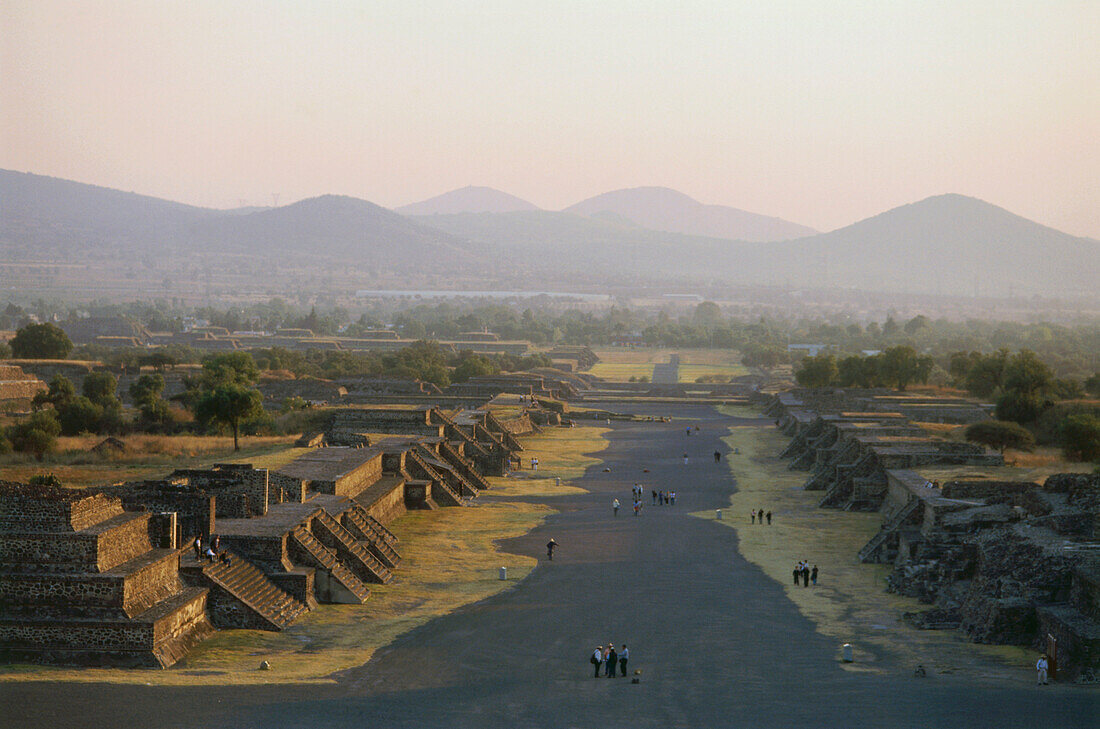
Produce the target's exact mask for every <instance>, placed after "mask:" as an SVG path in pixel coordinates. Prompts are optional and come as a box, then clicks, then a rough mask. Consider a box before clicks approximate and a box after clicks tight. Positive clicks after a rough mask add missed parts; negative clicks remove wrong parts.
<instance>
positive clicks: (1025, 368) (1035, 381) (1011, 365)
mask: <svg viewBox="0 0 1100 729" xmlns="http://www.w3.org/2000/svg"><path fill="white" fill-rule="evenodd" d="M1053 380H1054V373H1053V372H1051V370H1050V367H1048V366H1047V365H1046V363H1045V362H1043V361H1042V360H1041V359H1039V355H1037V354H1035V353H1034V352H1032V351H1031V350H1030V349H1021V350H1020V351H1019V352H1017V353H1016V354H1015V355H1013V356H1012V358H1011V359H1009V360H1008V364H1006V365H1005V370H1004V389H1005V390H1012V391H1013V392H1018V393H1020V394H1021V395H1040V394H1042V393H1043V392H1044V391H1046V389H1047V388H1049V387H1050V385H1051V382H1052V381H1053Z"/></svg>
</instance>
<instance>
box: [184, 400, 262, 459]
mask: <svg viewBox="0 0 1100 729" xmlns="http://www.w3.org/2000/svg"><path fill="white" fill-rule="evenodd" d="M262 403H263V398H262V397H261V396H260V393H259V391H258V390H255V389H252V388H249V387H244V386H242V385H239V384H223V385H218V386H217V387H215V388H213V389H211V390H207V391H205V392H203V393H202V395H201V396H200V398H199V401H198V403H197V404H196V406H195V417H196V418H198V420H199V422H201V423H204V424H210V423H218V424H221V425H224V426H228V427H229V428H232V430H233V450H235V451H239V450H240V449H241V446H240V441H239V436H240V427H241V421H242V420H246V419H248V418H251V417H256V416H258V415H260V414H262V413H263V404H262Z"/></svg>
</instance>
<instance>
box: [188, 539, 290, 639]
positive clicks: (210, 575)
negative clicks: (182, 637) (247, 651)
mask: <svg viewBox="0 0 1100 729" xmlns="http://www.w3.org/2000/svg"><path fill="white" fill-rule="evenodd" d="M231 556H232V564H229V565H226V564H222V563H221V562H215V563H214V564H210V565H207V566H205V567H203V568H202V574H203V576H204V577H205V578H206V579H207V580H209V581H210V582H211V583H213V585H215V586H216V587H217V588H220V589H221V590H223V591H225V592H226V593H228V594H229V595H230V596H232V598H233V599H234V600H236V601H237V602H238V603H240V605H241V606H243V607H244V608H245V610H246V611H247V612H249V613H251V616H250V617H252V618H253V619H254V620H257V621H258V622H259V623H260V624H265V623H266V625H267V629H268V630H283V629H284V628H286V627H287V626H289V625H290V624H291V623H293V622H294V621H295V620H297V619H298V618H299V617H300V616H301V615H302V613H304V612H306V611H307V610H308V609H309V608H308V607H306V605H305V604H304V603H301V602H299V601H298V600H296V599H294V597H292V596H291V595H289V594H288V593H286V592H284V591H283V590H282V589H280V588H279V586H278V585H276V584H275V583H274V582H272V581H271V580H269V579H268V578H267V575H265V574H264V573H263V571H262V570H260V569H259V568H258V567H256V566H255V565H254V564H252V563H251V562H249V561H248V560H246V559H244V558H243V557H241V556H239V555H236V554H232V555H231ZM212 613H213V615H214V617H215V625H217V622H218V621H217V616H218V611H217V610H213V611H212ZM218 627H222V626H220V625H219V626H218ZM225 627H235V628H236V627H243V626H239V625H233V626H225ZM248 627H253V626H248Z"/></svg>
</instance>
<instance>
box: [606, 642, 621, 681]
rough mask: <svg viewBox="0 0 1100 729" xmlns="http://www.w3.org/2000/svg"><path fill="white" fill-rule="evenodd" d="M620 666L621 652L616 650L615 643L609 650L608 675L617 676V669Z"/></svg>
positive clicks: (610, 676) (609, 676)
mask: <svg viewBox="0 0 1100 729" xmlns="http://www.w3.org/2000/svg"><path fill="white" fill-rule="evenodd" d="M618 667H619V654H618V653H616V652H615V644H614V643H612V644H611V648H610V649H609V650H608V651H607V674H606V675H607V677H608V678H615V669H616V668H618Z"/></svg>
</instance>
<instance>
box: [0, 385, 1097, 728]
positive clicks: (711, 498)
mask: <svg viewBox="0 0 1100 729" xmlns="http://www.w3.org/2000/svg"><path fill="white" fill-rule="evenodd" d="M610 407H612V408H613V409H616V410H624V409H626V407H627V406H622V405H614V406H610ZM635 411H636V412H638V413H639V414H649V415H671V416H672V417H673V420H672V421H671V422H668V423H663V422H617V421H613V422H612V424H611V425H610V427H611V431H610V432H609V433H608V434H607V437H608V438H609V440H610V447H609V448H608V449H607V450H605V451H604V452H603V453H601V454H600V457H601V458H602V459H603V463H602V464H601V465H598V466H593V467H591V468H589V469H588V471H587V473H586V474H585V476H584V478H583V479H580V480H578V481H576V482H575V484H576V485H577V486H581V487H583V488H584V489H586V490H587V493H583V494H573V495H567V496H557V497H552V498H549V499H547V503H549V504H551V505H552V506H553V507H554V508H555V509H558V510H559V512H560V513H557V514H554V515H552V516H551V517H550V518H549V519H548V520H547V522H546V523H545V524H544V525H542V526H541V527H539V528H538V529H536V530H535V531H534V532H532V533H530V534H527V535H525V536H523V537H521V538H518V539H515V540H511V541H509V542H506V543H505V544H504V545H503V548H504V549H506V550H509V551H514V552H518V553H522V554H528V555H531V556H538V557H539V558H540V560H541V562H540V564H539V566H538V567H537V568H536V569H535V570H534V571H533V572H532V574H531V575H530V576H529V577H528V578H527V579H526V580H525V581H523V582H522V583H521V584H519V585H517V586H516V587H515V588H514V589H511V590H507V591H505V592H503V593H500V594H498V595H496V596H494V597H492V598H489V599H487V600H485V601H482V602H480V603H476V604H473V605H469V606H467V607H465V608H463V609H461V610H459V611H457V612H455V613H452V614H450V615H448V616H445V617H442V618H439V619H436V620H434V621H432V622H430V623H428V624H426V625H424V626H422V627H420V628H418V629H415V630H413V631H411V632H409V633H407V634H405V635H404V636H402V637H401V638H399V639H398V640H397V641H396V642H395V643H394V644H392V645H390V646H389V647H387V648H385V649H383V650H381V651H379V652H378V653H377V654H376V655H375V657H374V658H373V659H372V660H371V661H370V662H369V663H368V664H366V665H364V666H361V667H359V668H355V669H353V670H350V671H347V672H344V673H343V674H341V675H339V676H338V677H337V681H336V683H335V684H333V685H323V686H294V685H291V686H287V685H282V686H253V687H249V686H240V687H226V688H221V687H201V688H199V687H196V688H169V687H143V686H115V685H103V684H77V685H72V684H66V685H60V684H51V683H33V682H29V683H11V682H9V683H4V684H0V707H2V708H0V712H2V713H0V726H3V727H13V728H14V727H50V728H51V729H54V728H56V727H145V726H150V727H165V728H167V727H206V728H210V727H236V728H244V727H267V728H273V727H601V726H606V727H639V728H640V727H661V728H669V727H784V728H786V727H845V729H850V728H853V727H921V728H922V729H926V728H928V727H946V726H966V727H1029V728H1030V727H1044V728H1047V727H1095V726H1098V725H1100V691H1097V690H1096V689H1088V688H1082V687H1075V686H1060V685H1053V686H1048V687H1043V688H1041V689H1039V688H1036V687H1035V686H1034V685H1033V684H1032V681H1033V677H1032V676H1031V675H1028V676H1022V677H1021V680H1019V681H1011V682H1006V681H1003V680H1001V681H994V680H991V679H981V678H976V677H972V676H968V675H961V674H953V675H934V676H929V677H928V678H926V679H916V678H914V677H913V676H912V671H913V666H908V665H896V666H885V667H883V666H878V668H880V669H883V668H885V670H880V671H877V672H873V673H872V672H861V671H859V670H851V669H845V668H843V667H842V665H841V664H840V662H839V646H838V645H836V641H833V640H830V639H826V638H825V637H823V636H822V635H820V634H819V633H817V632H815V630H814V626H813V624H812V623H811V622H810V621H809V620H808V619H806V618H805V617H804V616H803V615H802V614H800V613H799V612H798V610H797V609H796V608H795V606H794V605H793V604H792V603H791V602H790V601H789V600H788V599H787V598H786V596H785V595H784V592H783V588H782V587H781V586H780V585H779V584H777V583H776V582H774V581H772V580H771V579H769V578H768V577H766V576H765V575H764V574H763V572H761V571H760V570H759V569H758V568H757V567H756V566H754V565H752V564H750V563H749V562H747V561H746V560H744V559H743V558H742V557H741V556H740V555H739V554H738V551H737V537H736V533H735V531H734V530H732V529H728V528H725V527H723V526H722V525H720V524H717V523H715V522H714V521H713V516H712V517H710V518H709V519H703V518H698V517H693V516H689V513H690V512H700V511H709V512H710V513H711V514H713V512H714V510H715V509H716V508H725V507H726V505H727V504H728V497H729V495H730V493H731V492H732V491H733V490H734V489H735V488H736V484H735V483H733V481H732V480H731V478H730V475H729V471H728V469H727V468H726V467H725V463H724V461H725V458H726V457H727V456H728V455H729V454H728V449H727V447H726V446H725V444H724V443H723V442H722V441H721V437H722V436H723V435H725V434H726V432H727V428H728V426H729V425H731V424H733V423H735V422H743V421H738V419H737V418H733V417H729V416H723V415H721V414H719V413H718V412H717V411H715V410H714V409H713V408H710V407H708V406H702V405H656V404H655V405H646V406H636V408H635ZM689 425H698V426H699V427H700V431H699V432H698V433H697V434H693V435H692V436H691V437H686V436H685V434H684V430H685V428H686V427H687V426H689ZM715 450H718V451H720V452H721V453H722V454H723V463H722V465H716V464H715V463H714V460H713V453H714V451H715ZM685 451H686V452H687V453H688V454H689V463H688V465H686V466H685V465H684V464H683V463H682V454H683V453H684V452H685ZM732 457H734V458H736V456H732ZM605 469H610V471H605ZM643 469H648V471H649V472H648V473H644V472H643ZM636 481H640V482H642V483H644V484H645V485H646V491H645V501H644V503H645V508H644V510H643V513H642V515H641V516H640V517H637V518H635V517H634V516H633V514H632V512H631V509H630V503H631V491H630V490H631V486H632V485H633V484H634V483H635V482H636ZM651 488H658V489H674V490H676V492H677V494H678V496H677V501H676V505H675V506H654V505H652V504H651V503H650V489H651ZM487 497H488V494H487ZM615 497H618V499H619V500H620V501H621V502H622V503H623V508H622V509H621V510H620V512H619V515H618V517H613V516H612V512H611V502H612V499H613V498H615ZM490 498H491V497H490ZM760 506H762V507H764V508H767V507H768V505H767V504H761V505H760ZM736 517H737V518H746V519H747V518H748V515H747V514H744V515H736ZM725 518H734V515H732V514H729V513H728V512H727V513H726V514H725ZM551 537H553V538H554V539H555V540H556V541H557V542H558V544H559V545H560V547H559V549H558V550H557V552H556V553H555V556H554V561H553V562H547V561H546V560H545V547H544V545H545V544H546V542H547V541H548V540H549V539H550V538H551ZM777 548H781V547H777ZM805 556H809V555H795V554H792V555H789V559H790V562H791V563H793V562H795V561H797V560H798V559H800V558H802V557H805ZM853 559H854V555H853ZM823 574H824V575H827V570H826V571H824V572H823ZM608 641H614V642H615V644H616V646H618V645H621V644H622V643H627V644H628V645H629V646H630V658H631V660H630V666H629V667H630V669H631V672H633V670H634V669H641V671H642V673H641V676H640V679H641V680H640V682H639V683H638V684H632V683H631V681H630V678H629V677H628V678H626V679H623V678H616V679H614V680H611V679H607V678H602V677H601V678H599V679H594V678H593V677H592V666H591V664H590V663H589V662H588V657H589V655H590V654H591V653H592V650H593V649H594V648H595V646H596V645H598V644H600V645H605V644H607V643H608ZM277 668H278V667H276V669H277ZM855 668H856V669H858V665H857V666H855Z"/></svg>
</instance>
